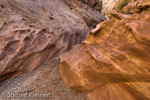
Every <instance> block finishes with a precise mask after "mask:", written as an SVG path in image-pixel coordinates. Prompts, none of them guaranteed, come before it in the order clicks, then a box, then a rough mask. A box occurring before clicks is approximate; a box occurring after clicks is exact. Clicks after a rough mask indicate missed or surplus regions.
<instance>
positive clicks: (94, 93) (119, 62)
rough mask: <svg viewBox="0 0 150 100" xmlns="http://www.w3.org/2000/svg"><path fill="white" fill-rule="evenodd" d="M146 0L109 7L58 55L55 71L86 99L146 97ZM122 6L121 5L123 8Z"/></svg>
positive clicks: (149, 36) (149, 82)
mask: <svg viewBox="0 0 150 100" xmlns="http://www.w3.org/2000/svg"><path fill="white" fill-rule="evenodd" d="M149 4H150V0H136V1H132V2H131V3H129V4H128V5H127V7H126V11H132V14H122V13H117V12H116V11H112V13H111V17H110V19H109V20H107V21H104V22H102V23H100V24H98V25H97V27H96V28H95V29H94V30H92V31H91V32H90V33H89V35H88V36H87V38H86V40H85V41H83V42H82V44H81V45H77V46H74V47H73V49H71V50H70V51H69V52H67V53H64V54H63V55H61V56H60V62H61V63H60V68H59V74H60V76H61V78H62V79H63V80H64V81H65V82H66V83H67V84H68V86H69V87H70V88H72V89H74V90H76V91H78V92H82V93H87V94H88V96H89V99H90V100H149V99H150V66H149V65H150V62H149V61H150V52H149V51H150V28H149V26H150V10H149V9H150V5H149ZM123 9H125V8H123Z"/></svg>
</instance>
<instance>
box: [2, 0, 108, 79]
mask: <svg viewBox="0 0 150 100" xmlns="http://www.w3.org/2000/svg"><path fill="white" fill-rule="evenodd" d="M78 4H79V5H80V6H79V5H78ZM74 5H75V7H74V9H71V8H70V7H69V6H68V5H67V4H66V3H65V2H64V1H63V0H0V82H1V81H3V80H5V79H8V78H11V77H15V76H17V75H20V74H22V73H25V72H29V71H33V70H34V69H36V68H38V67H39V66H41V65H42V64H44V63H45V62H46V61H48V60H49V59H51V58H54V57H57V56H59V55H60V54H62V53H64V52H66V51H68V50H70V49H71V47H72V46H73V45H75V44H79V43H81V41H83V40H84V39H85V37H86V36H87V32H88V31H89V30H90V29H92V28H94V27H95V26H96V24H97V23H99V22H101V21H103V20H105V17H104V16H103V15H101V14H100V12H99V11H96V10H95V9H94V8H91V7H90V6H88V5H85V4H84V3H81V4H80V1H76V3H75V4H74ZM86 8H87V9H86ZM77 12H78V13H77ZM88 22H93V23H88Z"/></svg>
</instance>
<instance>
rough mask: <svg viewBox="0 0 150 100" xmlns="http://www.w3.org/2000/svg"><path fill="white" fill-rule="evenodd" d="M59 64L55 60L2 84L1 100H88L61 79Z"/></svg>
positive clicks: (0, 86) (0, 85)
mask: <svg viewBox="0 0 150 100" xmlns="http://www.w3.org/2000/svg"><path fill="white" fill-rule="evenodd" d="M59 63H60V62H59V59H58V58H54V59H52V60H50V61H48V62H47V63H45V64H44V65H42V66H41V67H40V68H38V69H36V70H35V71H33V72H28V73H25V74H22V75H20V76H17V77H15V78H11V79H9V80H5V81H4V82H2V83H0V100H87V96H86V95H85V94H82V93H78V92H75V91H74V90H72V89H70V88H69V87H67V84H66V83H64V82H63V80H62V79H61V78H60V77H59V74H58V68H59ZM17 94H20V95H18V96H17ZM40 94H42V96H39V95H40ZM44 94H46V96H45V97H44ZM13 95H15V96H13ZM37 95H38V96H37Z"/></svg>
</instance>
